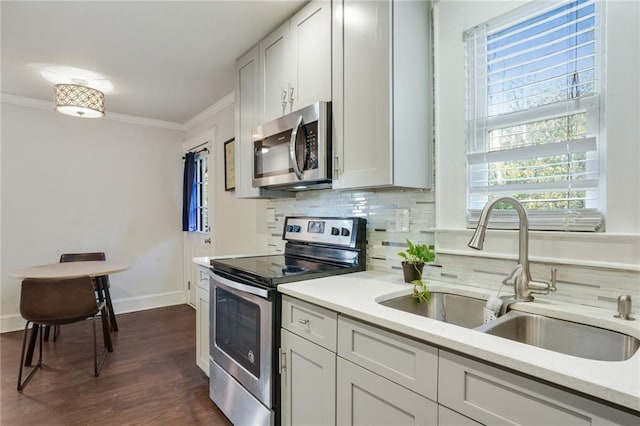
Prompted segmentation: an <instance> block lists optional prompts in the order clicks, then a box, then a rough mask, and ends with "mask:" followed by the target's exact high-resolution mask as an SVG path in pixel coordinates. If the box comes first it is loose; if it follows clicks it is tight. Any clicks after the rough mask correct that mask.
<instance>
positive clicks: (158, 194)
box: [0, 103, 184, 331]
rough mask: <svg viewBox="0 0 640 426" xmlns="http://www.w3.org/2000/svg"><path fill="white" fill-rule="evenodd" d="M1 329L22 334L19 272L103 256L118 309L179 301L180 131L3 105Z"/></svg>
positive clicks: (180, 267) (180, 273) (135, 308)
mask: <svg viewBox="0 0 640 426" xmlns="http://www.w3.org/2000/svg"><path fill="white" fill-rule="evenodd" d="M1 114H2V115H1V120H2V121H1V122H2V133H1V136H2V139H1V140H2V156H1V159H2V168H1V173H2V175H1V176H2V182H1V187H2V194H1V195H2V213H1V219H2V223H1V225H2V250H1V255H2V260H1V265H2V268H1V276H0V279H1V282H0V292H1V304H0V309H1V310H0V331H7V330H9V329H15V328H16V327H21V324H22V322H21V320H20V317H19V313H18V312H19V292H20V281H19V280H17V279H14V278H10V277H9V275H8V273H9V272H10V271H12V270H15V269H17V268H22V267H27V266H31V265H37V264H43V263H55V262H58V259H59V256H60V254H61V253H64V252H82V251H104V252H105V253H106V254H107V258H109V259H113V260H122V261H128V262H130V263H131V265H132V266H131V268H130V269H129V270H127V271H125V272H122V273H118V274H114V275H112V276H111V277H110V280H111V285H112V290H111V293H112V297H113V299H114V305H115V310H116V311H117V312H123V311H129V310H138V309H144V308H149V307H154V306H162V305H170V304H175V303H183V302H184V292H183V288H182V235H181V230H180V229H181V218H180V215H181V197H182V195H181V193H182V188H181V186H182V160H181V156H182V149H181V142H182V140H183V138H184V133H183V132H180V131H174V130H166V129H160V128H151V127H144V126H140V125H134V124H126V123H121V122H117V121H111V120H106V119H94V120H88V119H87V120H83V119H77V118H73V117H68V116H64V115H62V114H58V113H55V112H53V111H48V110H41V109H33V108H27V107H22V106H16V105H11V104H7V103H3V104H2V112H1Z"/></svg>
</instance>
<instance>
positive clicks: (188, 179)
mask: <svg viewBox="0 0 640 426" xmlns="http://www.w3.org/2000/svg"><path fill="white" fill-rule="evenodd" d="M195 184H196V154H195V153H193V152H188V153H187V154H186V155H185V157H184V179H183V183H182V230H183V231H188V232H192V231H195V230H196V205H195V204H196V198H195V196H194V195H195V191H194V188H195Z"/></svg>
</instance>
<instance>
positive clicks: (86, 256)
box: [60, 252, 107, 263]
mask: <svg viewBox="0 0 640 426" xmlns="http://www.w3.org/2000/svg"><path fill="white" fill-rule="evenodd" d="M90 260H107V256H105V255H104V253H103V252H95V253H63V254H62V255H61V256H60V263H65V262H87V261H90Z"/></svg>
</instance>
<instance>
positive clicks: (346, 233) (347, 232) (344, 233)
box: [340, 228, 351, 237]
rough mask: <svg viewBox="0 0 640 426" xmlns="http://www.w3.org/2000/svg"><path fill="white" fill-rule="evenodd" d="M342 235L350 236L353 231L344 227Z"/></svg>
mask: <svg viewBox="0 0 640 426" xmlns="http://www.w3.org/2000/svg"><path fill="white" fill-rule="evenodd" d="M340 235H342V236H343V237H348V236H349V235H351V232H349V230H348V229H347V228H342V231H341V232H340Z"/></svg>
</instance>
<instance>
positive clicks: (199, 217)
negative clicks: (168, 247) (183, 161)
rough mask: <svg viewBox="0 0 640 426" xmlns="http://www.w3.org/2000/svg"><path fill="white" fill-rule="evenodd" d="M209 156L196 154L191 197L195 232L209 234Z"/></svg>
mask: <svg viewBox="0 0 640 426" xmlns="http://www.w3.org/2000/svg"><path fill="white" fill-rule="evenodd" d="M208 159H209V156H207V155H202V154H198V156H197V157H196V160H195V163H196V173H195V177H194V183H193V194H192V197H193V198H194V199H195V210H196V212H195V213H196V222H195V232H209V196H208V194H209V170H208V167H207V164H208Z"/></svg>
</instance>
